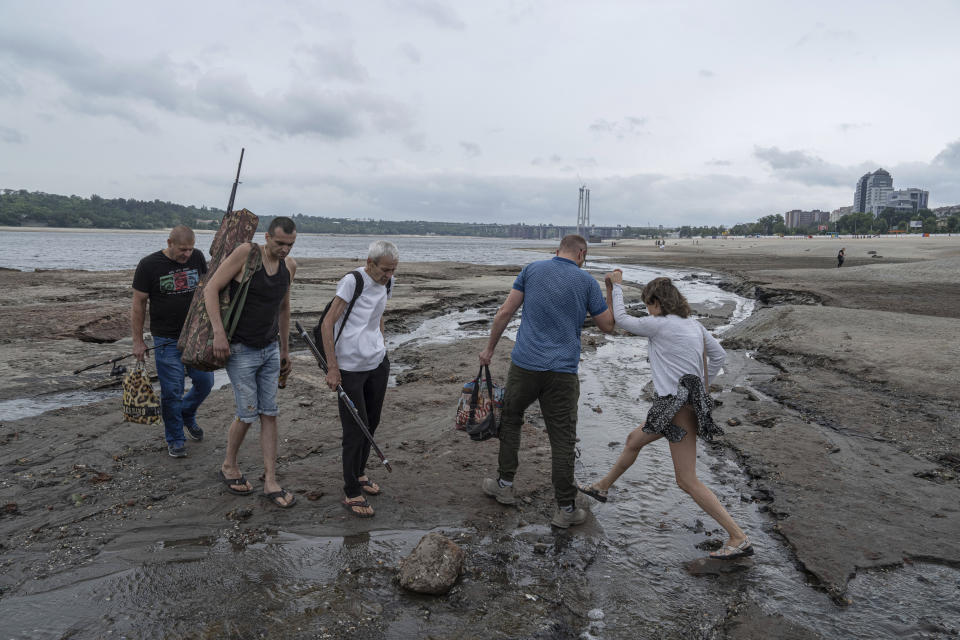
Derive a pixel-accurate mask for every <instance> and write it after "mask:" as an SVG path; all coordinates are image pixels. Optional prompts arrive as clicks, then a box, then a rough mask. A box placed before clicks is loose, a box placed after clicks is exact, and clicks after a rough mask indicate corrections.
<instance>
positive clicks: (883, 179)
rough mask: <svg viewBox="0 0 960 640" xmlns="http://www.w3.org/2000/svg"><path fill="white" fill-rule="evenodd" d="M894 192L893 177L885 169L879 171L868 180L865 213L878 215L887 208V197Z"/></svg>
mask: <svg viewBox="0 0 960 640" xmlns="http://www.w3.org/2000/svg"><path fill="white" fill-rule="evenodd" d="M892 191H893V177H892V176H891V175H890V172H889V171H886V170H885V169H877V170H876V171H874V172H873V173H872V174H870V177H869V178H868V179H867V194H866V198H865V202H866V207H865V208H864V209H863V211H864V212H868V213H872V214H873V215H877V214H878V213H880V212H881V211H883V209H884V207H886V206H887V197H888V196H889V195H890V192H892Z"/></svg>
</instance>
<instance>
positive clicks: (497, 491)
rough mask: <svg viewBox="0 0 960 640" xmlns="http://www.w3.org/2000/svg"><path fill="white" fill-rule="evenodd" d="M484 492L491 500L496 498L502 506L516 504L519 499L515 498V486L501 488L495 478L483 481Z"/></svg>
mask: <svg viewBox="0 0 960 640" xmlns="http://www.w3.org/2000/svg"><path fill="white" fill-rule="evenodd" d="M483 492H484V493H485V494H487V495H488V496H490V497H491V498H496V499H497V502H499V503H500V504H516V502H517V499H516V498H514V497H513V485H510V486H509V487H501V486H500V483H499V482H497V481H496V480H494V479H493V478H487V479H485V480H484V481H483Z"/></svg>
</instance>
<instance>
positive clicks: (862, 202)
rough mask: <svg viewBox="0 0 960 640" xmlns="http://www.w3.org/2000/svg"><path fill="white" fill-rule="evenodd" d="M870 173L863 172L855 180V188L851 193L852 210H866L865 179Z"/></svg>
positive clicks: (867, 178)
mask: <svg viewBox="0 0 960 640" xmlns="http://www.w3.org/2000/svg"><path fill="white" fill-rule="evenodd" d="M871 175H873V174H871V173H865V174H863V175H862V176H860V179H859V180H857V190H856V191H855V192H854V194H853V210H854V211H857V212H862V211H866V210H867V181H868V180H869V179H870V176H871Z"/></svg>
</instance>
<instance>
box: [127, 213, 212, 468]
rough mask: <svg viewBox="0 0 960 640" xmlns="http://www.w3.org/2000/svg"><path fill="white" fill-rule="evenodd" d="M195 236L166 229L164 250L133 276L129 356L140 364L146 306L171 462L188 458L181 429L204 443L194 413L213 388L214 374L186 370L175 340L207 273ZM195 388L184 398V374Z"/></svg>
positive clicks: (184, 229)
mask: <svg viewBox="0 0 960 640" xmlns="http://www.w3.org/2000/svg"><path fill="white" fill-rule="evenodd" d="M194 242H195V238H194V235H193V231H192V230H191V229H190V228H189V227H185V226H183V225H180V226H177V227H174V228H173V229H171V230H170V237H169V238H167V248H166V249H163V250H162V251H157V252H156V253H151V254H150V255H148V256H146V257H145V258H143V259H142V260H140V263H139V264H138V265H137V271H136V274H135V275H134V276H133V309H132V311H131V313H130V326H131V328H132V330H133V355H134V356H136V358H137V360H139V361H141V362H143V360H144V357H145V355H146V350H147V345H146V343H145V342H144V341H143V321H144V318H145V317H146V310H147V303H148V302H149V304H150V333H151V334H152V335H153V346H154V349H153V353H154V357H155V360H156V364H157V378H158V379H159V381H160V407H161V413H162V415H163V425H164V430H165V432H166V439H167V453H169V454H170V455H171V456H172V457H174V458H184V457H186V455H187V450H186V447H185V444H186V440H185V438H184V433H183V431H184V427H186V430H187V433H188V434H189V435H190V437H191V438H193V439H194V440H203V429H201V428H200V427H199V426H198V425H197V408H198V407H199V406H200V403H201V402H203V401H204V399H205V398H206V397H207V395H208V394H209V393H210V390H211V389H212V388H213V373H212V372H210V371H200V370H199V369H193V368H190V367H184V366H183V362H181V361H180V356H181V353H180V350H179V349H178V348H177V340H178V339H179V337H180V331H181V330H182V329H183V323H184V320H186V318H187V311H188V310H189V309H190V301H191V300H192V299H193V292H194V290H195V289H196V288H197V285H198V284H199V283H200V276H202V275H203V274H205V273H206V272H207V261H206V260H205V259H204V258H203V253H202V252H200V251H199V250H197V249H194V248H193V245H194ZM185 374H186V375H189V376H190V379H191V380H192V381H193V386H192V387H191V389H190V391H189V392H188V393H187V394H186V395H184V394H183V388H184V383H185V381H186V375H185Z"/></svg>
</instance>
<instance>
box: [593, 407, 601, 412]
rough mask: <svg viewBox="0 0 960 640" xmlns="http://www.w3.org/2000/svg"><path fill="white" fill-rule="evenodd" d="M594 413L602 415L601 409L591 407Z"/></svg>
mask: <svg viewBox="0 0 960 640" xmlns="http://www.w3.org/2000/svg"><path fill="white" fill-rule="evenodd" d="M593 412H594V413H603V408H602V407H600V406H596V407H593Z"/></svg>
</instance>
